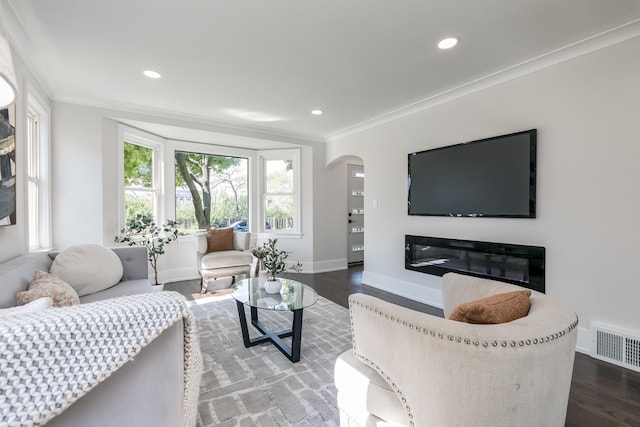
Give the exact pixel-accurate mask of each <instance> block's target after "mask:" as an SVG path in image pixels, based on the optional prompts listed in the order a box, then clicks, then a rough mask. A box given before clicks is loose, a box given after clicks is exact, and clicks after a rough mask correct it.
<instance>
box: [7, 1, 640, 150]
mask: <svg viewBox="0 0 640 427" xmlns="http://www.w3.org/2000/svg"><path fill="white" fill-rule="evenodd" d="M3 1H8V4H9V6H10V7H11V8H12V9H13V13H14V14H15V15H16V17H17V18H18V21H19V22H20V26H21V27H22V31H23V34H26V39H27V41H28V43H29V45H30V52H31V53H30V54H29V55H25V61H27V63H28V64H29V66H30V67H31V68H32V69H34V71H35V73H36V74H37V75H38V76H39V79H40V80H41V82H42V84H43V85H44V86H45V87H46V88H47V90H48V91H49V92H50V95H51V96H52V98H53V99H55V100H60V101H68V102H77V103H82V104H89V105H96V106H104V107H110V108H112V107H116V108H120V109H124V110H135V111H147V112H151V113H158V114H162V115H165V116H166V115H172V114H175V115H176V117H178V116H179V117H182V118H185V117H188V118H191V119H194V120H197V121H199V122H208V121H210V122H211V123H221V124H224V123H226V124H232V125H233V126H235V127H241V128H246V129H257V130H265V131H268V132H271V133H276V134H282V135H295V136H299V137H306V138H310V139H315V140H317V139H320V140H324V138H325V137H327V136H331V135H332V134H336V133H340V132H342V131H344V130H346V129H349V128H352V127H354V126H358V125H359V124H361V123H364V122H367V121H370V120H372V119H375V118H378V117H382V116H384V115H386V114H389V113H391V112H393V111H397V110H399V109H401V108H403V107H405V106H407V105H412V104H413V105H415V103H419V102H421V101H424V100H426V99H429V98H431V97H434V96H436V95H438V94H441V93H444V92H447V91H449V90H451V89H454V88H456V87H460V86H462V85H464V84H466V83H469V82H471V81H477V80H478V79H482V78H484V77H486V76H489V75H492V74H495V73H497V72H499V71H502V70H505V69H508V68H511V67H514V66H516V65H518V64H522V63H523V62H526V61H528V60H530V59H532V58H536V57H540V56H541V55H545V54H547V53H549V52H553V51H557V50H558V49H562V48H564V47H567V46H569V45H572V44H575V43H577V42H580V41H582V40H585V39H588V38H590V37H592V36H594V35H598V34H601V33H603V32H605V31H608V30H610V29H612V28H615V27H619V26H621V25H624V24H627V23H630V22H634V21H637V20H638V19H640V1H636V0H482V1H479V0H400V1H392V0H386V1H383V0H321V1H311V0H226V1H223V0H180V1H178V0H173V1H169V0H109V1H103V0H101V1H99V0H84V1H82V0H3ZM450 35H454V36H456V37H458V38H459V39H460V43H459V45H458V46H457V47H456V48H454V49H452V50H449V51H439V50H438V49H437V48H436V47H435V44H436V43H437V41H438V40H439V39H441V38H443V37H445V36H450ZM14 42H15V40H14ZM18 44H19V43H18ZM145 69H153V70H156V71H159V72H160V73H162V75H163V78H162V79H159V80H150V79H148V78H146V77H144V76H143V75H142V71H143V70H145ZM315 108H319V109H322V110H324V111H325V114H324V115H322V116H312V115H311V114H310V110H312V109H315ZM141 126H142V125H141ZM168 128H170V127H169V126H167V127H166V129H165V130H164V131H166V132H169V130H168ZM164 131H163V132H164ZM173 131H175V129H174V130H173ZM158 132H161V130H158ZM172 137H175V135H172ZM205 139H206V138H205Z"/></svg>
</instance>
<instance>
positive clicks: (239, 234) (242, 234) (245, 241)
mask: <svg viewBox="0 0 640 427" xmlns="http://www.w3.org/2000/svg"><path fill="white" fill-rule="evenodd" d="M250 243H251V233H250V232H246V231H234V232H233V247H234V248H235V249H236V250H237V251H246V250H247V249H249V244H250Z"/></svg>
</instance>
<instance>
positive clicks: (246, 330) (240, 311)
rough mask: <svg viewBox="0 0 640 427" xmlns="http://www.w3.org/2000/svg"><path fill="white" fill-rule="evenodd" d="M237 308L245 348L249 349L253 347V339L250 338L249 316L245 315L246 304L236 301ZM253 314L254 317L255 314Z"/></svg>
mask: <svg viewBox="0 0 640 427" xmlns="http://www.w3.org/2000/svg"><path fill="white" fill-rule="evenodd" d="M236 306H237V307H238V317H239V318H240V329H241V330H242V341H244V346H245V347H249V346H250V345H251V339H250V338H249V328H247V316H246V315H245V314H244V304H243V303H241V302H240V301H236ZM251 314H252V317H253V312H252V313H251ZM256 315H257V313H256Z"/></svg>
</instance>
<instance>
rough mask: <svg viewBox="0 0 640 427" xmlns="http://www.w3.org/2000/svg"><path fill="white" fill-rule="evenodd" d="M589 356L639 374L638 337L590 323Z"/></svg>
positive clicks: (639, 338) (639, 344)
mask: <svg viewBox="0 0 640 427" xmlns="http://www.w3.org/2000/svg"><path fill="white" fill-rule="evenodd" d="M591 331H592V333H591V335H592V341H593V342H592V344H593V345H592V347H591V349H592V350H591V356H593V357H595V358H596V359H600V360H604V361H605V362H610V363H614V364H616V365H620V366H623V367H625V368H628V369H632V370H634V371H637V372H640V336H639V335H637V334H632V333H630V332H629V331H623V330H621V329H615V328H611V327H609V326H605V325H602V324H599V323H596V322H592V323H591Z"/></svg>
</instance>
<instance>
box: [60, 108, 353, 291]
mask: <svg viewBox="0 0 640 427" xmlns="http://www.w3.org/2000/svg"><path fill="white" fill-rule="evenodd" d="M127 119H128V120H144V121H151V122H156V123H163V124H170V125H174V126H189V123H185V122H180V121H178V120H171V119H166V118H160V117H154V116H149V115H143V114H139V113H130V112H125V111H114V110H110V109H102V108H96V107H89V106H82V105H76V104H69V103H61V102H56V103H54V104H53V200H54V203H53V209H54V225H53V227H54V236H53V237H54V245H55V247H56V248H58V249H64V248H66V247H68V246H71V245H74V244H82V243H98V244H103V245H106V246H111V245H113V244H114V243H113V238H114V236H115V235H116V234H117V233H118V230H119V224H118V203H117V201H118V191H119V183H118V171H117V158H118V143H117V142H118V120H127ZM233 137H234V136H233V135H231V134H229V135H228V136H223V140H222V142H224V141H225V140H226V141H227V145H232V144H233V142H232V141H233ZM216 142H217V143H218V144H219V143H220V142H221V141H220V140H218V141H216ZM170 143H171V142H167V144H170ZM294 146H297V147H299V148H300V150H301V173H302V177H301V178H302V179H301V184H302V187H301V197H302V209H301V212H302V236H301V237H299V238H284V237H281V238H280V239H279V241H278V245H279V247H281V248H282V249H285V250H289V251H292V252H293V254H292V256H291V260H292V261H294V262H295V261H298V260H299V261H300V262H302V263H303V265H304V268H305V272H311V273H312V272H314V271H316V270H317V269H318V268H324V269H326V266H327V265H329V264H330V265H334V264H335V263H334V262H333V258H332V257H333V256H334V254H335V251H334V250H333V249H332V247H331V244H332V240H331V238H330V236H332V235H333V234H332V233H335V230H334V229H333V222H332V220H331V218H333V217H335V215H334V214H333V212H334V211H336V209H337V208H336V207H335V206H333V205H332V204H331V203H327V200H326V198H327V197H328V196H327V194H332V193H327V192H326V191H325V190H324V188H325V184H324V182H325V181H324V179H325V178H326V177H331V176H332V174H333V172H332V171H326V170H325V168H324V158H325V155H324V144H323V143H317V142H309V141H300V143H299V144H292V147H294ZM227 149H228V148H227ZM328 179H331V178H328ZM316 188H318V191H316ZM318 206H319V207H320V208H319V209H320V210H321V212H322V215H323V217H324V218H325V219H328V220H329V221H328V222H326V223H325V224H324V225H321V226H319V227H318V229H317V230H316V225H315V221H316V215H315V209H316V207H318ZM317 233H324V234H323V239H325V240H327V243H326V245H324V244H323V245H322V246H321V249H320V250H318V247H317V245H316V244H315V243H314V239H315V238H316V236H317V235H318V234H317ZM325 236H329V237H328V238H325ZM254 237H256V236H254ZM342 258H343V259H344V256H342ZM345 267H346V259H344V262H343V263H342V264H340V265H339V266H338V267H337V268H345ZM159 270H160V275H161V279H162V280H165V279H167V280H178V279H185V278H191V277H194V276H195V275H196V274H197V270H196V266H195V250H194V246H193V243H192V241H191V239H190V238H181V239H180V242H178V243H176V244H172V245H170V246H169V247H168V248H167V254H166V255H165V256H163V257H162V258H161V260H160V261H159Z"/></svg>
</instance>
